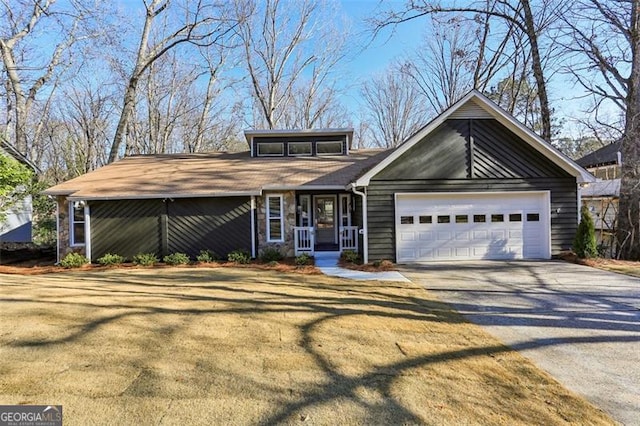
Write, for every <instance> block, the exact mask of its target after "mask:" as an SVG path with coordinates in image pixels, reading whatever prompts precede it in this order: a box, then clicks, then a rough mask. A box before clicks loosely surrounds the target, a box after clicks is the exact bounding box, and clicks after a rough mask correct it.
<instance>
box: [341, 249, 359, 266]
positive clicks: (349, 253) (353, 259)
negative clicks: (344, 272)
mask: <svg viewBox="0 0 640 426" xmlns="http://www.w3.org/2000/svg"><path fill="white" fill-rule="evenodd" d="M340 258H341V259H342V260H344V261H345V262H348V263H357V262H358V261H359V260H360V256H359V255H358V253H356V252H355V251H353V250H345V251H343V252H342V254H341V255H340Z"/></svg>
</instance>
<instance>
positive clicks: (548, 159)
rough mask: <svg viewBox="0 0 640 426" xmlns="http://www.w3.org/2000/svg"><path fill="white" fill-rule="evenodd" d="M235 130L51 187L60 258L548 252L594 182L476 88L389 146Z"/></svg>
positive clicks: (417, 257)
mask: <svg viewBox="0 0 640 426" xmlns="http://www.w3.org/2000/svg"><path fill="white" fill-rule="evenodd" d="M245 137H246V139H247V142H248V145H249V147H250V149H249V151H247V152H240V153H211V154H172V155H143V156H134V157H129V158H124V159H122V160H120V161H117V162H115V163H113V164H110V165H107V166H105V167H102V168H100V169H98V170H96V171H93V172H91V173H87V174H86V175H83V176H80V177H77V178H75V179H72V180H70V181H67V182H64V183H62V184H59V185H56V186H54V187H52V188H49V189H48V190H47V191H46V193H47V194H50V195H53V196H56V197H57V199H58V232H59V253H58V255H59V257H62V256H64V255H65V254H66V253H68V252H70V251H78V252H82V253H85V254H86V256H87V257H89V258H90V259H92V260H96V259H97V258H99V257H100V256H102V255H104V254H105V253H108V252H110V253H117V254H121V255H124V256H126V257H131V256H133V255H134V254H136V253H138V252H154V253H157V254H158V255H164V254H167V253H173V252H185V253H187V254H189V255H191V256H194V255H196V254H197V253H198V251H199V250H202V249H209V250H213V251H215V252H217V253H218V254H221V255H224V254H226V253H228V252H229V251H232V250H235V249H245V250H247V251H249V252H250V253H251V254H252V256H254V257H257V256H259V254H260V252H261V251H262V250H264V249H265V248H267V247H275V248H277V249H279V250H280V251H281V252H282V253H283V254H284V255H287V256H293V255H297V254H300V253H309V254H314V253H315V252H317V251H343V250H357V251H358V252H359V253H360V254H361V255H362V257H363V259H364V260H365V261H369V262H371V261H375V260H382V259H389V260H392V261H396V262H399V263H410V262H428V261H435V260H458V259H522V258H541V259H545V258H549V257H551V256H552V255H554V254H557V253H559V252H561V251H563V250H567V249H569V248H570V247H571V244H572V240H573V238H574V235H575V231H576V227H577V221H578V205H579V203H580V201H579V199H578V198H579V197H578V194H579V191H578V187H579V185H581V184H584V183H586V182H590V181H592V180H593V176H592V175H590V174H589V173H588V172H587V171H586V170H584V169H583V168H582V167H580V166H579V165H577V164H576V163H574V162H573V161H572V160H570V159H569V158H567V157H566V156H564V155H563V154H561V153H560V152H559V151H558V150H556V149H555V148H554V147H552V146H551V145H550V144H548V143H546V142H545V141H543V140H542V139H540V138H539V137H538V136H537V135H535V134H534V133H533V132H532V131H531V130H529V129H527V128H526V127H525V126H523V125H522V124H520V123H519V122H518V121H516V120H515V119H514V118H513V117H512V116H510V115H509V114H508V113H506V112H505V111H504V110H502V109H501V108H500V107H498V106H497V105H496V104H494V103H493V102H491V101H490V100H489V99H487V98H486V97H485V96H483V95H482V94H480V93H479V92H477V91H472V92H470V93H468V94H467V95H466V96H465V97H463V98H462V99H461V100H460V101H458V102H457V103H456V104H455V105H453V106H451V107H450V108H449V109H448V110H446V111H445V112H444V113H442V114H441V115H440V116H438V117H437V118H435V119H434V120H433V121H431V122H430V123H429V124H427V125H426V126H425V127H424V128H423V129H421V130H420V131H418V132H417V133H416V134H414V135H413V136H411V137H410V138H409V139H407V140H406V141H405V142H404V143H403V144H402V145H400V146H399V147H397V148H395V149H391V150H374V149H359V150H353V149H352V147H351V140H352V137H353V130H352V129H323V130H265V131H261V130H250V131H246V132H245Z"/></svg>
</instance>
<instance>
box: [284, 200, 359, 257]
mask: <svg viewBox="0 0 640 426" xmlns="http://www.w3.org/2000/svg"><path fill="white" fill-rule="evenodd" d="M295 199H296V226H294V227H293V233H294V252H295V255H296V256H299V255H300V254H303V253H305V254H308V255H310V256H313V255H314V254H315V253H316V252H327V251H329V252H340V253H342V252H343V251H345V250H353V251H358V235H359V229H360V227H359V226H358V224H357V223H356V221H355V216H356V215H355V214H354V213H355V208H356V206H355V203H354V199H353V196H352V194H350V193H304V192H301V193H297V194H296V197H295Z"/></svg>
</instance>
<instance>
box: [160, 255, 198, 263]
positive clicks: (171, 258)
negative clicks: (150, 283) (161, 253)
mask: <svg viewBox="0 0 640 426" xmlns="http://www.w3.org/2000/svg"><path fill="white" fill-rule="evenodd" d="M162 260H163V261H164V263H166V264H167V265H171V266H176V265H188V264H189V262H191V259H189V256H188V255H187V254H185V253H171V254H168V255H166V256H165V257H164V258H162Z"/></svg>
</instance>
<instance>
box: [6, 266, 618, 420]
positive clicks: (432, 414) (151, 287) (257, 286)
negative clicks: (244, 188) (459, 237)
mask: <svg viewBox="0 0 640 426" xmlns="http://www.w3.org/2000/svg"><path fill="white" fill-rule="evenodd" d="M585 374H588V372H585ZM0 404H62V405H63V410H64V420H65V424H67V425H74V424H82V425H85V424H256V423H259V424H273V423H289V424H314V425H316V424H327V425H335V424H420V423H427V424H451V425H454V424H455V425H458V424H508V425H512V424H545V425H550V424H566V423H574V424H587V423H588V424H613V422H612V421H611V419H609V418H608V417H607V416H606V415H605V414H603V413H602V412H601V411H600V410H598V409H597V408H595V407H593V406H592V405H590V404H589V403H588V402H586V401H585V400H583V399H581V398H579V397H577V396H576V395H574V394H572V393H570V392H569V391H568V390H566V389H564V388H563V387H562V386H560V385H559V384H558V383H557V382H556V381H554V380H553V379H552V378H550V377H549V376H548V375H547V374H545V373H544V372H542V371H541V370H539V369H538V368H536V367H535V366H534V365H533V364H531V363H530V362H529V361H527V360H526V359H525V358H523V357H522V356H520V355H519V354H517V353H515V352H513V351H511V350H509V349H508V348H506V347H505V346H503V345H501V344H500V343H499V342H498V341H496V340H495V339H493V338H492V337H491V336H489V335H488V334H487V333H485V332H484V331H482V330H481V329H480V328H479V327H477V326H474V325H472V324H469V323H467V322H465V321H464V320H463V319H462V318H461V317H460V316H459V315H458V314H456V313H455V312H454V311H452V310H450V309H449V308H448V307H447V306H446V305H443V304H441V303H440V302H438V301H437V300H436V299H435V298H434V297H433V296H432V295H430V294H429V293H428V292H427V291H425V290H424V289H422V288H420V287H418V286H417V285H414V284H406V283H400V284H398V283H379V282H375V283H371V282H355V281H344V280H339V279H333V278H329V277H326V276H322V275H300V274H282V273H278V272H273V271H261V270H252V269H235V268H224V269H222V268H220V269H203V268H175V269H173V268H172V269H169V268H165V269H129V270H127V269H114V270H105V271H78V272H71V273H61V274H49V275H33V276H20V275H0Z"/></svg>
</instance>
